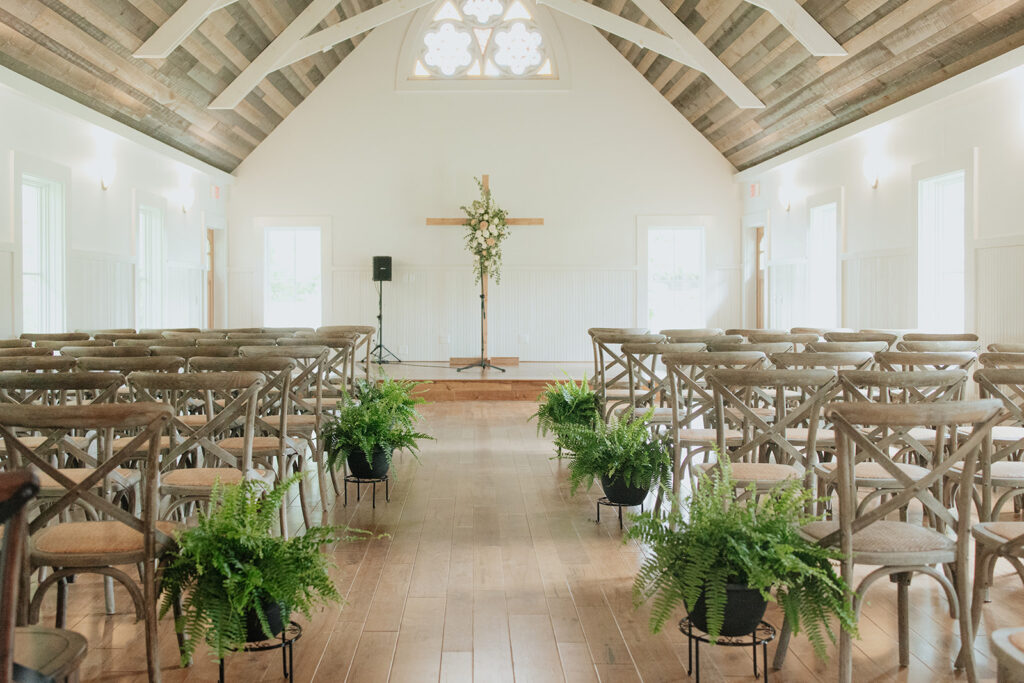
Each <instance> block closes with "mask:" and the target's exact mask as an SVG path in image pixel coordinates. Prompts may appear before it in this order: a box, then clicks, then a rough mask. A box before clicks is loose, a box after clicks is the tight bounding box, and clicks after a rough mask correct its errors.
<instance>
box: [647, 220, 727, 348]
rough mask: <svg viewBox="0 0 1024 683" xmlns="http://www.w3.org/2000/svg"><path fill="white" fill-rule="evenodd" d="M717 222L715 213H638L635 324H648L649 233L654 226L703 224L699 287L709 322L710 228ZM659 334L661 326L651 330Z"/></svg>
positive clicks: (701, 226) (703, 316) (704, 316)
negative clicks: (649, 214)
mask: <svg viewBox="0 0 1024 683" xmlns="http://www.w3.org/2000/svg"><path fill="white" fill-rule="evenodd" d="M713 226H714V217H713V216H706V215H690V216H637V217H636V272H637V283H636V316H635V317H634V322H633V324H634V326H636V327H646V326H647V278H648V276H649V273H648V271H647V256H648V254H647V233H648V232H649V231H650V229H651V228H700V234H701V236H700V248H701V259H700V287H701V296H700V302H701V311H700V313H701V315H700V317H701V319H702V320H703V321H704V326H707V324H708V323H707V321H708V310H707V307H706V302H707V291H708V232H709V231H710V230H711V229H712V228H713ZM651 332H654V333H655V334H657V332H658V330H651Z"/></svg>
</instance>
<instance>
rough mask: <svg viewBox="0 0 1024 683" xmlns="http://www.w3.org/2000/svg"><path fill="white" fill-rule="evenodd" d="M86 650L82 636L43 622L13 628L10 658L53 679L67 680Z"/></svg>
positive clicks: (86, 644) (74, 671)
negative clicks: (41, 623)
mask: <svg viewBox="0 0 1024 683" xmlns="http://www.w3.org/2000/svg"><path fill="white" fill-rule="evenodd" d="M88 650H89V642H88V641H87V640H86V639H85V636H83V635H82V634H80V633H76V632H74V631H68V630H67V629H62V628H47V627H45V626H19V627H18V628H16V629H14V652H15V655H14V661H15V662H16V663H18V664H20V665H21V666H24V667H26V668H29V669H32V670H33V671H38V672H39V673H41V674H43V675H44V676H52V677H53V678H54V679H56V680H60V681H63V680H65V679H69V680H71V679H70V678H69V677H70V676H72V674H76V673H77V671H78V666H79V665H80V664H81V662H82V660H83V659H85V655H86V653H87V652H88ZM76 678H77V677H76Z"/></svg>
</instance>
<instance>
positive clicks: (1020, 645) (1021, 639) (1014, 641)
mask: <svg viewBox="0 0 1024 683" xmlns="http://www.w3.org/2000/svg"><path fill="white" fill-rule="evenodd" d="M1010 644H1011V645H1013V646H1014V647H1015V648H1017V649H1018V650H1020V651H1021V652H1024V630H1021V631H1014V632H1013V633H1011V634H1010Z"/></svg>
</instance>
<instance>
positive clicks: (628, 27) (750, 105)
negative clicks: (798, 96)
mask: <svg viewBox="0 0 1024 683" xmlns="http://www.w3.org/2000/svg"><path fill="white" fill-rule="evenodd" d="M635 1H636V0H635ZM538 4H541V5H547V6H548V7H551V8H552V9H556V10H558V11H559V12H562V13H563V14H567V15H569V16H571V17H573V18H575V19H579V20H580V21H583V22H586V23H588V24H591V25H592V26H594V27H595V28H599V29H601V30H602V31H608V32H609V33H614V34H615V35H617V36H621V37H623V38H625V39H626V40H629V41H632V42H634V43H636V44H637V45H639V46H641V47H644V48H647V49H649V50H653V51H655V52H657V53H659V54H662V55H665V56H666V57H668V58H670V59H674V60H675V61H677V62H680V63H681V64H685V65H686V66H689V67H692V68H694V69H697V70H698V71H701V72H703V73H705V74H707V76H708V78H710V79H711V80H712V81H713V82H714V83H715V85H717V86H718V87H719V88H721V89H722V92H724V93H725V94H726V95H727V96H728V97H729V99H731V100H732V101H733V102H735V103H736V105H737V106H739V107H742V108H744V109H763V108H764V103H763V102H761V100H759V99H758V98H757V96H756V95H754V93H752V92H751V91H750V89H749V88H747V86H745V85H744V84H743V82H742V81H741V80H740V79H739V78H737V77H736V75H735V74H733V73H732V72H731V71H729V69H728V68H727V67H726V66H725V65H724V64H722V62H721V61H720V60H719V59H718V58H717V57H715V55H714V54H713V53H712V52H711V51H710V50H709V49H708V48H707V46H705V45H704V43H702V42H701V41H700V40H699V39H698V38H697V37H696V36H695V35H693V33H691V32H690V30H689V29H688V28H686V27H685V26H684V25H683V24H682V22H680V21H679V19H678V18H676V16H675V15H674V14H672V12H670V11H669V10H668V8H667V7H665V6H664V5H662V4H661V2H660V0H638V1H636V4H637V5H638V6H639V7H640V8H641V9H643V10H644V12H645V13H647V14H648V16H650V17H651V19H652V20H653V21H655V23H657V24H658V25H659V26H660V27H661V28H662V29H663V30H665V32H666V33H668V34H669V36H671V37H669V36H664V35H662V34H660V33H658V32H656V31H652V30H651V29H649V28H646V27H644V26H641V25H639V24H637V23H635V22H632V21H629V20H628V19H623V18H622V17H620V16H619V15H617V14H613V13H612V12H609V11H608V10H604V9H601V8H600V7H597V6H595V5H592V4H590V3H589V2H586V0H538ZM659 8H660V10H659ZM648 10H649V11H648ZM652 15H653V16H652ZM659 19H660V21H659ZM663 24H664V25H663ZM668 27H671V28H668Z"/></svg>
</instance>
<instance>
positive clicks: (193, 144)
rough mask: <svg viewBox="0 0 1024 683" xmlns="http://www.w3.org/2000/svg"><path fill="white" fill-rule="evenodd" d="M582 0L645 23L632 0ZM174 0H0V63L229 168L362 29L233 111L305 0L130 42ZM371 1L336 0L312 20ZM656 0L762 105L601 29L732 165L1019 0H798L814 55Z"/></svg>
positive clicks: (1015, 17) (901, 73)
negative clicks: (815, 28)
mask: <svg viewBox="0 0 1024 683" xmlns="http://www.w3.org/2000/svg"><path fill="white" fill-rule="evenodd" d="M590 1H591V2H593V4H595V5H598V6H599V7H602V8H604V9H607V10H610V11H612V12H614V13H616V14H619V15H621V16H623V17H625V18H627V19H630V20H632V21H635V22H637V23H639V24H642V25H644V26H648V27H650V28H654V29H655V30H657V29H656V27H654V26H653V25H652V24H651V22H649V21H648V19H647V17H646V16H644V15H643V13H642V12H641V11H640V10H639V9H638V8H637V7H636V5H635V4H633V3H632V2H631V1H630V0H590ZM183 2H184V0H63V1H61V0H13V2H2V3H0V64H2V65H3V66H6V67H8V68H10V69H12V70H14V71H17V72H19V73H21V74H23V75H25V76H27V77H29V78H32V79H34V80H36V81H38V82H40V83H42V84H44V85H46V86H48V87H50V88H52V89H54V90H56V91H58V92H61V93H63V94H65V95H67V96H69V97H71V98H73V99H75V100H77V101H79V102H81V103H83V104H85V105H87V106H89V107H91V108H93V109H95V110H97V111H99V112H102V113H104V114H107V115H109V116H111V117H112V118H114V119H116V120H118V121H121V122H122V123H125V124H127V125H129V126H132V127H133V128H136V129H138V130H140V131H142V132H144V133H146V134H148V135H150V136H152V137H154V138H156V139H158V140H161V141H163V142H166V143H167V144H170V145H172V146H174V147H176V148H178V149H181V150H183V151H185V152H187V153H189V154H191V155H193V156H195V157H197V158H199V159H202V160H203V161H206V162H208V163H210V164H212V165H213V166H216V167H218V168H221V169H224V170H226V171H231V170H233V169H234V168H235V167H236V166H237V165H238V164H239V163H240V162H241V161H242V159H244V158H245V157H246V156H247V155H248V154H249V152H251V151H252V149H253V148H254V147H255V146H256V145H257V144H259V142H260V141H261V140H263V139H264V138H265V137H266V136H267V135H268V134H269V133H270V132H271V131H272V130H273V129H274V127H275V126H276V125H277V124H278V123H280V122H281V121H282V120H283V119H284V117H285V116H287V115H288V113H289V112H291V110H292V109H294V108H295V107H296V106H297V105H298V104H299V103H300V102H302V100H303V99H305V97H306V96H307V95H308V94H309V93H310V92H311V91H312V90H313V89H314V88H315V87H316V86H317V84H319V83H320V81H322V80H323V79H324V77H325V76H327V74H328V73H330V72H331V70H332V69H334V67H336V66H337V65H338V64H339V63H340V62H341V60H342V59H344V58H345V57H346V56H347V55H348V54H349V53H350V52H351V51H352V50H353V49H354V48H355V46H356V45H357V44H358V42H359V40H360V38H358V37H357V38H354V39H352V40H349V41H346V42H344V43H340V44H338V45H336V46H334V47H333V48H332V49H330V50H328V51H327V52H324V53H322V54H317V55H315V56H312V57H308V58H306V59H304V60H302V61H300V62H296V63H295V64H292V65H291V66H288V67H286V68H283V69H281V70H279V71H276V72H274V73H271V74H270V75H268V76H267V77H266V78H265V79H264V80H263V81H262V82H261V83H260V84H259V86H258V87H257V88H256V89H255V90H253V91H252V92H251V93H250V94H249V96H248V97H246V98H245V100H244V101H243V102H242V103H241V104H240V105H239V106H238V107H237V108H236V109H235V110H232V111H219V110H210V109H208V108H207V105H209V103H210V102H211V101H212V100H213V98H214V97H215V96H216V95H217V94H219V93H220V92H221V91H222V90H223V89H224V88H225V87H226V86H227V85H228V84H229V83H230V82H231V81H232V80H233V79H234V77H235V76H237V75H238V74H239V73H240V72H241V71H242V69H244V68H245V66H247V65H248V64H249V63H250V62H251V61H252V60H253V59H254V58H255V57H256V55H258V54H259V53H260V52H261V51H262V50H263V49H264V48H266V47H267V45H269V44H270V42H271V40H273V38H274V37H275V36H276V35H278V34H279V33H280V32H281V31H282V30H284V28H285V26H287V24H288V23H289V22H290V21H291V20H292V19H293V18H295V16H296V15H297V14H298V13H299V12H301V11H302V9H303V8H304V7H305V6H306V5H308V4H309V0H239V2H236V3H234V4H231V5H229V6H227V7H225V8H223V9H221V10H218V11H217V12H214V13H213V14H212V15H211V16H210V17H208V18H207V19H206V20H205V21H204V22H203V23H202V24H201V25H200V27H199V28H198V30H196V31H194V32H193V33H192V34H191V35H190V36H189V37H188V38H187V39H186V40H185V41H184V42H183V43H182V45H181V46H179V47H178V48H177V49H176V50H175V51H174V52H173V53H171V55H170V56H169V57H168V58H167V59H163V60H142V59H135V58H134V57H132V53H133V52H134V51H135V50H136V49H137V48H138V47H139V45H141V44H142V42H143V41H144V40H145V39H146V38H148V37H149V36H150V35H151V34H152V33H153V32H154V31H155V30H156V28H157V26H158V25H159V24H161V23H162V22H164V21H166V19H167V17H168V16H170V14H172V13H173V12H174V11H175V10H176V9H177V8H178V7H179V6H181V4H182V3H183ZM379 2H380V0H342V1H341V2H340V4H338V5H337V6H336V7H335V9H334V11H333V12H332V13H331V15H330V16H329V17H328V18H327V19H326V20H325V21H324V22H322V23H321V25H320V26H319V27H318V28H321V27H323V26H326V25H329V24H333V23H337V22H339V21H342V20H343V19H346V18H348V17H351V16H353V15H355V14H358V13H359V12H362V11H364V10H366V9H369V8H370V7H372V6H374V5H377V4H379ZM664 2H665V3H666V4H667V5H668V6H669V8H670V9H671V10H673V11H674V12H675V14H676V16H678V17H679V19H680V20H681V21H683V23H685V24H686V26H687V27H689V28H690V30H692V31H693V32H694V33H696V34H697V36H698V37H699V38H700V39H701V40H702V41H703V42H704V43H705V44H706V45H707V46H708V47H709V48H710V49H711V51H712V52H713V53H714V54H715V55H717V56H718V57H719V58H720V59H721V60H722V61H723V62H724V63H725V65H726V66H727V67H728V68H729V69H731V70H732V72H733V73H735V74H736V75H737V76H738V77H739V78H740V79H741V80H742V81H743V82H744V83H745V84H746V85H747V86H748V87H749V88H750V89H751V90H753V92H754V93H755V94H756V95H757V96H758V97H759V98H760V99H761V100H762V101H763V102H764V103H765V105H766V108H764V109H760V110H750V109H747V110H744V109H739V108H738V107H737V106H736V105H735V104H733V103H732V101H730V100H729V99H728V98H726V97H725V96H724V95H723V93H722V92H721V90H719V89H718V88H717V87H716V86H715V85H714V84H712V83H711V81H710V80H709V79H708V78H707V77H706V76H704V75H703V74H701V73H700V72H698V71H695V70H693V69H690V68H687V67H685V66H683V65H681V64H679V63H677V62H673V61H672V60H670V59H668V58H666V57H663V56H661V55H658V54H656V53H654V52H651V51H649V50H646V49H643V48H641V47H639V46H637V45H635V44H633V43H631V42H629V41H626V40H623V39H621V38H619V37H617V36H614V35H609V34H606V35H605V37H606V38H607V39H608V40H609V41H610V42H611V44H612V45H613V46H615V48H616V49H618V50H619V52H621V53H622V54H623V55H624V56H625V58H626V59H628V60H629V61H630V62H631V63H632V64H633V66H634V67H636V69H637V70H638V71H639V72H640V73H641V74H643V75H644V77H645V78H646V79H647V80H648V81H649V82H650V83H651V84H652V85H653V86H654V87H655V88H657V89H658V91H659V92H660V93H662V95H664V97H665V98H666V99H667V100H668V101H669V102H671V103H672V105H673V106H675V107H676V109H678V110H679V112H680V113H681V114H682V115H683V116H685V117H686V118H687V119H688V120H689V121H690V122H691V123H693V125H694V126H696V128H697V130H699V131H700V132H701V133H702V134H703V135H704V136H705V137H707V139H708V140H709V141H711V143H712V144H714V145H715V147H716V148H718V150H719V151H721V152H722V154H724V155H725V156H726V158H728V159H729V161H730V162H732V163H733V165H735V166H736V167H737V168H739V169H743V168H747V167H749V166H752V165H754V164H757V163H759V162H762V161H765V160H767V159H770V158H772V157H773V156H775V155H777V154H780V153H782V152H784V151H786V150H788V149H791V148H793V147H795V146H797V145H799V144H801V143H803V142H806V141H808V140H811V139H813V138H815V137H818V136H820V135H822V134H824V133H826V132H828V131H830V130H833V129H835V128H838V127H840V126H842V125H844V124H847V123H850V122H851V121H855V120H856V119H858V118H860V117H862V116H864V115H866V114H869V113H871V112H873V111H876V110H878V109H880V108H882V107H884V106H886V105H889V104H892V103H893V102H896V101H899V100H900V99H903V98H905V97H907V96H909V95H912V94H914V93H916V92H918V91H920V90H923V89H924V88H927V87H929V86H931V85H934V84H935V83H938V82H940V81H942V80H944V79H946V78H949V77H950V76H953V75H955V74H957V73H960V72H962V71H964V70H966V69H969V68H971V67H973V66H976V65H978V64H980V63H982V62H984V61H986V60H989V59H991V58H993V57H996V56H998V55H1000V54H1002V53H1004V52H1007V51H1009V50H1012V49H1014V48H1016V47H1019V46H1021V45H1024V0H806V2H805V3H804V5H803V6H804V9H806V10H807V11H808V13H810V15H811V16H813V17H814V18H815V19H817V20H818V21H819V22H820V23H821V24H822V25H823V26H824V28H825V29H826V30H827V31H828V32H829V33H830V34H831V35H833V36H834V37H835V38H836V39H837V40H838V41H839V42H840V43H841V44H842V45H843V47H844V48H845V49H846V50H847V51H848V52H849V56H847V57H813V56H811V55H810V54H809V53H808V52H807V50H806V49H805V48H804V47H803V46H802V45H800V44H799V43H798V42H797V41H796V40H795V39H794V38H793V37H792V35H790V33H789V32H788V31H787V30H786V29H785V28H783V27H782V26H781V25H780V24H779V23H778V21H777V20H776V19H775V18H774V17H772V16H771V15H770V14H769V13H768V12H765V11H764V10H762V9H760V8H758V7H755V6H754V5H752V4H749V3H747V2H745V1H744V0H664Z"/></svg>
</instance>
